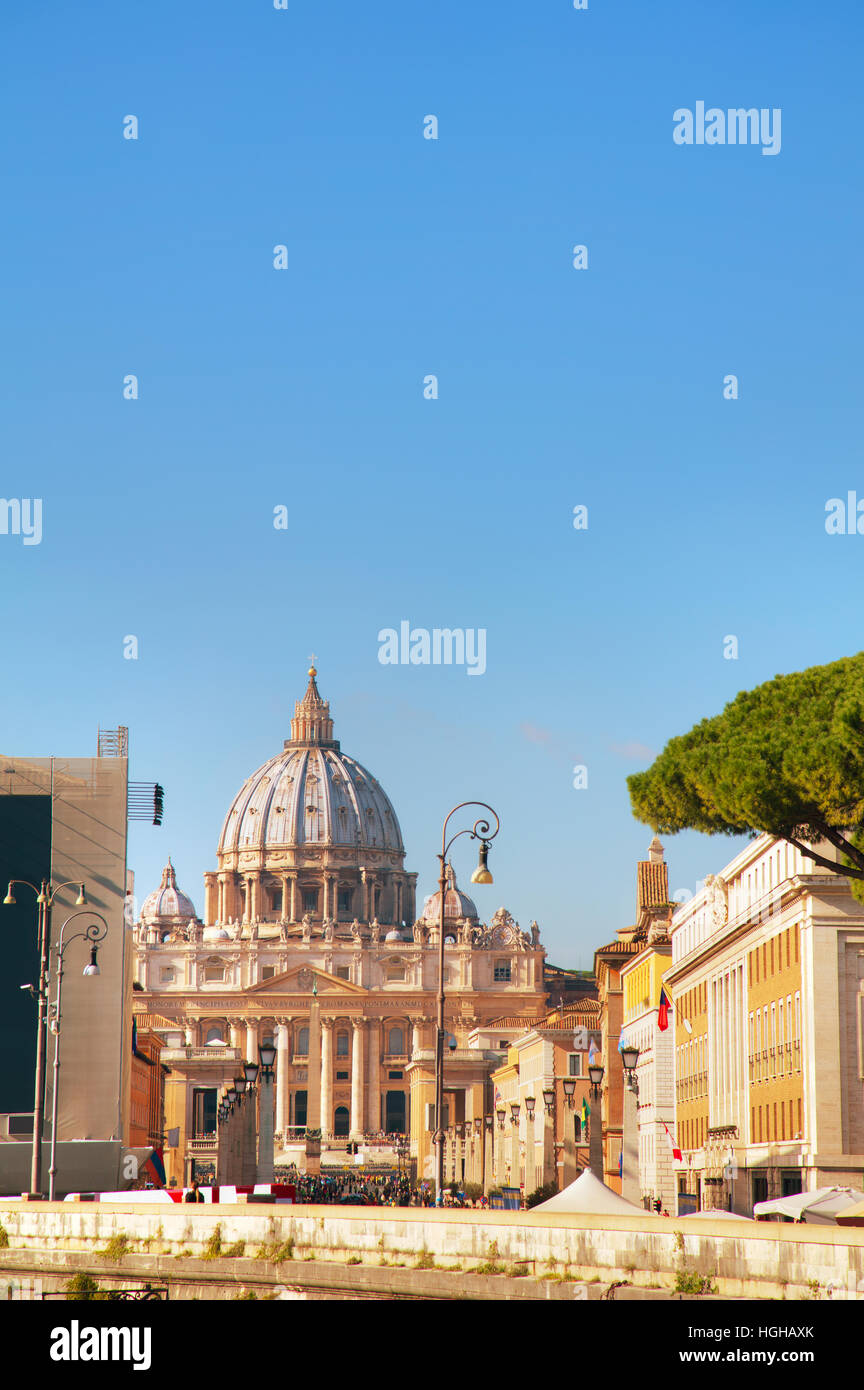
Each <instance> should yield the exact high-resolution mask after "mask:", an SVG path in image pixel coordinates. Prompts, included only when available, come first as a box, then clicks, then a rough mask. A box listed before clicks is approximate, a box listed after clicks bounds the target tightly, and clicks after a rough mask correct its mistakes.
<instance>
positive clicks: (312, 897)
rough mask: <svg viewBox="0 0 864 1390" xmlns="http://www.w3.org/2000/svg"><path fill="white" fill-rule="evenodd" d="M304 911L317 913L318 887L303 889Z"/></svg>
mask: <svg viewBox="0 0 864 1390" xmlns="http://www.w3.org/2000/svg"><path fill="white" fill-rule="evenodd" d="M303 911H304V912H312V913H315V912H317V911H318V889H317V888H306V889H304V891H303Z"/></svg>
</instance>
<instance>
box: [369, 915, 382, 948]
mask: <svg viewBox="0 0 864 1390" xmlns="http://www.w3.org/2000/svg"><path fill="white" fill-rule="evenodd" d="M369 930H370V932H371V934H372V944H373V946H377V945H378V942H379V941H380V940H381V926H380V924H379V921H378V918H377V917H375V918H373V919H372V926H371V927H370V929H369Z"/></svg>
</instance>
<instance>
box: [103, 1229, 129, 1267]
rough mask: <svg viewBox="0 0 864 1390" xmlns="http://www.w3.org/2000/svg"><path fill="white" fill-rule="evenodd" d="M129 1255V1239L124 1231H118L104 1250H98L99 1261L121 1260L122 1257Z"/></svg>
mask: <svg viewBox="0 0 864 1390" xmlns="http://www.w3.org/2000/svg"><path fill="white" fill-rule="evenodd" d="M128 1254H129V1237H128V1236H127V1234H126V1232H125V1231H118V1232H117V1234H116V1235H114V1236H112V1237H111V1239H110V1240H109V1242H108V1244H107V1245H106V1246H105V1249H104V1250H100V1252H99V1258H100V1259H101V1260H122V1258H123V1256H124V1255H128Z"/></svg>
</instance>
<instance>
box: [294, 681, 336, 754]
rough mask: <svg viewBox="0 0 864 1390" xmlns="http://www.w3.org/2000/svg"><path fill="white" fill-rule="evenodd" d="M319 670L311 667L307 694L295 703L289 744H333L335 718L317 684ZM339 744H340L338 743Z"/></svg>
mask: <svg viewBox="0 0 864 1390" xmlns="http://www.w3.org/2000/svg"><path fill="white" fill-rule="evenodd" d="M317 674H318V672H317V671H316V669H315V667H314V666H310V667H309V671H308V675H309V684H308V685H307V687H306V694H305V695H304V696H303V699H302V700H296V701H295V703H294V718H293V719H292V720H291V738H290V740H286V747H287V746H288V744H289V743H290V744H309V743H312V744H325V745H331V746H332V745H333V743H334V740H333V720H332V719H331V718H330V704H329V702H328V701H327V700H323V699H322V698H321V692H320V691H319V689H318V686H317V685H316V684H315V677H316V676H317ZM337 746H338V745H337Z"/></svg>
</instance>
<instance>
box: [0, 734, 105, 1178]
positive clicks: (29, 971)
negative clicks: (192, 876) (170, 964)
mask: <svg viewBox="0 0 864 1390" xmlns="http://www.w3.org/2000/svg"><path fill="white" fill-rule="evenodd" d="M129 815H130V806H129V784H128V746H127V731H126V729H125V728H120V729H117V730H113V731H110V732H106V731H102V732H101V733H100V735H99V741H98V752H97V756H96V757H91V758H86V757H77V758H66V757H47V758H23V757H16V756H8V755H6V756H4V759H3V777H2V786H0V874H2V881H3V891H4V892H5V891H6V885H7V883H8V884H10V888H11V891H10V893H9V894H7V900H6V902H4V905H3V906H0V914H3V916H0V925H2V927H3V931H4V940H5V946H4V950H5V953H6V962H5V963H6V970H7V979H9V981H10V984H11V989H9V990H8V991H7V999H8V1006H7V1008H6V1009H5V1010H4V1018H3V1020H2V1024H0V1059H2V1062H3V1067H2V1073H0V1074H2V1076H3V1077H4V1081H3V1084H2V1092H0V1103H2V1105H3V1110H4V1112H7V1113H4V1114H2V1115H0V1192H19V1193H20V1192H21V1191H27V1190H29V1187H30V1163H31V1147H32V1142H33V1138H32V1136H33V1114H34V1112H33V1104H34V1090H35V1085H34V1072H35V1065H36V1046H35V1035H36V1032H37V1011H36V1005H35V1003H34V1002H33V1000H32V999H31V996H30V993H29V992H28V991H26V989H25V990H21V989H19V985H21V984H24V982H26V981H30V982H36V981H38V978H39V952H38V946H39V931H38V928H37V922H38V920H39V913H40V908H39V906H37V893H38V892H39V891H40V890H42V891H43V893H44V896H46V897H47V899H48V903H47V905H46V906H45V912H46V920H47V939H48V944H49V956H48V962H47V966H48V975H49V983H48V1027H47V1028H46V1029H45V1030H44V1032H45V1060H46V1071H45V1104H44V1111H43V1128H42V1135H43V1144H42V1187H43V1190H44V1191H46V1192H47V1190H48V1169H49V1159H50V1151H49V1144H50V1140H51V1115H52V1101H53V1078H54V1068H53V1063H54V1056H55V1049H56V1047H57V1045H58V1041H57V1039H58V1034H57V1031H56V1002H57V951H58V948H59V945H60V937H61V931H62V932H63V945H64V974H63V991H62V1017H61V1019H60V1042H61V1044H62V1047H61V1053H60V1070H59V1078H60V1084H59V1090H58V1103H57V1174H56V1186H57V1191H58V1192H59V1193H65V1192H67V1191H69V1190H74V1189H81V1188H84V1189H94V1188H97V1187H103V1188H112V1187H116V1186H118V1184H119V1182H120V1181H121V1178H122V1172H123V1167H124V1155H125V1151H126V1148H127V1146H128V1145H129V1142H130V1135H129V1108H130V1080H131V1061H132V1009H131V981H132V939H131V938H132V927H131V923H129V924H128V926H127V922H126V918H125V902H126V830H127V818H128V817H129ZM82 884H83V886H84V890H85V897H86V905H85V906H79V905H78V895H79V887H80V885H82ZM103 922H104V930H105V935H104V939H102V940H101V941H100V943H99V948H98V964H99V971H100V973H99V974H98V975H95V976H92V975H91V976H86V977H85V976H84V974H83V970H84V967H85V966H86V965H87V964H88V962H89V959H90V944H89V942H87V941H86V940H83V939H82V938H81V936H80V933H82V932H84V931H85V930H86V929H87V927H88V926H90V925H93V926H94V927H95V928H97V929H98V930H100V931H102V930H103V925H102V924H103ZM10 996H11V997H10Z"/></svg>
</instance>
